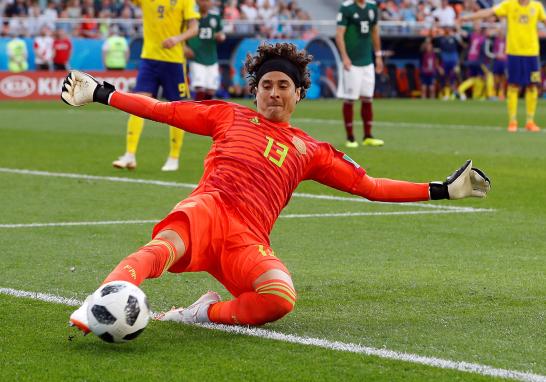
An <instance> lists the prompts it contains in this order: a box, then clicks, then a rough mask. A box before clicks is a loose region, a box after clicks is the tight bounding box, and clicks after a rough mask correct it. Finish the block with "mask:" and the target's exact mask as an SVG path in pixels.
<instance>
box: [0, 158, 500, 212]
mask: <svg viewBox="0 0 546 382" xmlns="http://www.w3.org/2000/svg"><path fill="white" fill-rule="evenodd" d="M0 173H6V174H19V175H33V176H48V177H57V178H69V179H83V180H90V181H107V182H119V183H137V184H147V185H154V186H161V187H179V188H189V189H191V190H193V189H195V188H196V187H197V184H193V183H179V182H168V181H163V180H153V179H137V178H124V177H118V176H99V175H86V174H75V173H63V172H50V171H39V170H27V169H17V168H6V167H0ZM292 197H294V198H305V199H321V200H334V201H343V202H353V203H354V202H356V203H373V204H392V205H397V206H401V207H418V208H429V209H441V210H458V211H459V210H465V211H466V210H476V211H480V212H481V211H488V212H491V211H494V210H492V209H483V208H474V207H458V206H446V205H439V204H433V203H430V202H426V203H422V202H420V203H392V202H374V201H370V200H368V199H365V198H358V197H348V196H334V195H323V194H308V193H300V192H295V193H293V194H292Z"/></svg>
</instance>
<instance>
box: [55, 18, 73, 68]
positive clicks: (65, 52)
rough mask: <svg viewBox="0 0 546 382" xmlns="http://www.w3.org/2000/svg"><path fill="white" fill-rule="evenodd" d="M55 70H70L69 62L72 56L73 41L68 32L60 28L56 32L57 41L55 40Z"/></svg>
mask: <svg viewBox="0 0 546 382" xmlns="http://www.w3.org/2000/svg"><path fill="white" fill-rule="evenodd" d="M53 51H54V54H53V69H54V70H66V69H68V61H70V56H71V54H72V41H70V37H68V34H67V33H66V31H65V30H64V29H62V28H59V29H57V30H56V31H55V40H53Z"/></svg>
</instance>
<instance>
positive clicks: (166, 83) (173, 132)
mask: <svg viewBox="0 0 546 382" xmlns="http://www.w3.org/2000/svg"><path fill="white" fill-rule="evenodd" d="M162 67H163V70H162V72H161V74H160V76H161V87H162V88H163V94H164V97H165V98H166V99H167V100H168V101H179V100H182V99H189V97H190V91H189V87H188V82H187V77H186V69H185V64H177V63H170V62H164V63H162ZM183 143H184V130H181V129H178V128H176V127H174V126H169V156H168V157H167V160H166V161H165V164H164V165H163V167H161V171H176V170H178V161H179V158H180V151H181V150H182V144H183Z"/></svg>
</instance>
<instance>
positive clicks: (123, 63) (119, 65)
mask: <svg viewBox="0 0 546 382" xmlns="http://www.w3.org/2000/svg"><path fill="white" fill-rule="evenodd" d="M102 61H103V63H104V67H105V68H106V69H107V70H123V69H125V68H126V67H127V62H128V61H129V44H127V39H126V38H125V37H121V36H120V35H119V27H118V26H117V25H112V26H110V30H109V34H108V38H107V39H106V40H104V43H103V44H102Z"/></svg>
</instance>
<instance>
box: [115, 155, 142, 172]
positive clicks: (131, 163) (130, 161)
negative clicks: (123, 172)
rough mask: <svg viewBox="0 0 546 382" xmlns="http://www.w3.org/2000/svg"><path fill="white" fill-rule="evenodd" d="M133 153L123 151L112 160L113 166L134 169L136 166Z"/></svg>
mask: <svg viewBox="0 0 546 382" xmlns="http://www.w3.org/2000/svg"><path fill="white" fill-rule="evenodd" d="M136 165H137V163H136V157H135V154H130V153H125V154H123V155H122V156H120V157H119V158H118V160H115V161H113V162H112V166H114V167H115V168H126V169H127V170H134V169H135V168H136Z"/></svg>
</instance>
